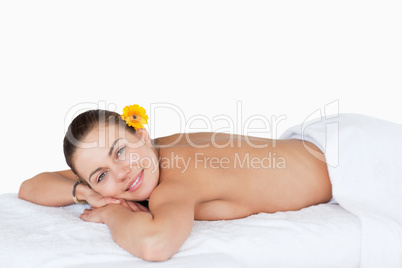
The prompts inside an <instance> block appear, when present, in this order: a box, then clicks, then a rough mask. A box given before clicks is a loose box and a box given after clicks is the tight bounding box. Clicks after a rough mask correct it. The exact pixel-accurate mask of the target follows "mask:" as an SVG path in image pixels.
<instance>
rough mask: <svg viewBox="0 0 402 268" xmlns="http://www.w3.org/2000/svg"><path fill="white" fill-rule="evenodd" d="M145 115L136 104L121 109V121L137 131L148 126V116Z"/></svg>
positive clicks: (142, 109)
mask: <svg viewBox="0 0 402 268" xmlns="http://www.w3.org/2000/svg"><path fill="white" fill-rule="evenodd" d="M145 113H146V111H145V109H144V108H143V107H141V106H139V105H138V104H134V105H129V106H126V107H124V108H123V114H122V115H121V119H123V120H124V121H126V123H127V125H129V126H131V127H133V128H135V129H139V128H143V127H144V125H145V124H148V116H147V115H146V114H145Z"/></svg>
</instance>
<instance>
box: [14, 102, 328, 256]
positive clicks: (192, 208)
mask: <svg viewBox="0 0 402 268" xmlns="http://www.w3.org/2000/svg"><path fill="white" fill-rule="evenodd" d="M123 112H124V113H123V115H119V114H117V113H115V112H111V111H106V110H90V111H87V112H84V113H82V114H80V115H78V116H77V117H76V118H75V119H74V120H73V121H72V123H71V124H70V126H69V128H68V131H67V133H66V135H65V138H64V154H65V158H66V161H67V164H68V166H69V167H70V168H71V169H70V170H65V171H59V172H44V173H41V174H39V175H37V176H35V177H33V178H31V179H29V180H26V181H25V182H23V183H22V185H21V188H20V191H19V197H20V198H22V199H25V200H28V201H31V202H34V203H36V204H40V205H45V206H64V205H68V204H72V203H74V202H75V203H83V202H88V203H89V204H90V205H91V208H90V209H86V210H85V211H84V212H83V213H82V214H81V218H82V219H83V220H84V221H88V222H97V223H104V224H106V225H107V226H108V227H109V229H110V231H111V234H112V237H113V239H114V240H115V241H116V243H118V244H119V245H120V246H121V247H123V248H124V249H126V250H127V251H129V252H130V253H132V254H133V255H135V256H137V257H139V258H142V259H144V260H148V261H163V260H167V259H169V258H170V257H171V256H173V255H174V254H175V253H176V252H177V251H178V250H179V249H180V247H181V246H182V244H183V243H184V241H185V240H186V238H187V237H188V236H189V234H190V232H191V229H192V226H193V221H194V220H228V219H239V218H244V217H247V216H249V215H252V214H257V213H261V212H266V213H273V212H277V211H291V210H293V211H294V210H299V209H302V208H305V207H308V206H312V205H317V204H320V203H326V202H329V201H330V200H331V198H332V190H331V182H330V179H329V175H328V169H327V164H326V162H325V157H324V154H323V153H322V152H321V151H320V149H319V148H318V147H317V146H315V145H314V144H313V143H309V142H305V141H301V140H297V139H289V140H271V139H264V138H255V137H249V136H241V135H230V134H224V133H191V134H183V133H181V134H175V135H171V136H167V137H161V138H157V139H153V140H152V139H150V136H149V134H148V132H147V131H146V130H145V128H143V125H144V124H146V123H147V119H148V117H147V116H146V114H145V110H144V109H143V108H142V107H140V106H138V105H130V106H127V107H125V109H124V110H123ZM312 152H314V153H312ZM71 192H72V194H71ZM144 200H148V201H149V202H148V204H149V209H148V208H147V207H146V206H143V205H141V204H140V203H139V202H140V201H144Z"/></svg>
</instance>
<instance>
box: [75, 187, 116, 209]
mask: <svg viewBox="0 0 402 268" xmlns="http://www.w3.org/2000/svg"><path fill="white" fill-rule="evenodd" d="M76 197H77V198H78V200H85V201H87V202H88V204H90V205H91V206H92V207H95V208H100V207H104V206H106V205H109V204H120V203H121V200H119V199H116V198H113V197H104V196H103V195H101V194H99V193H98V192H95V191H94V190H92V189H91V188H89V186H87V185H84V184H81V183H80V184H78V185H77V188H76Z"/></svg>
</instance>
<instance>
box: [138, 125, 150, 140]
mask: <svg viewBox="0 0 402 268" xmlns="http://www.w3.org/2000/svg"><path fill="white" fill-rule="evenodd" d="M136 131H137V133H138V135H139V137H140V139H142V140H143V141H144V142H145V143H148V142H149V141H150V138H149V133H148V131H147V130H146V129H145V128H139V129H137V130H136Z"/></svg>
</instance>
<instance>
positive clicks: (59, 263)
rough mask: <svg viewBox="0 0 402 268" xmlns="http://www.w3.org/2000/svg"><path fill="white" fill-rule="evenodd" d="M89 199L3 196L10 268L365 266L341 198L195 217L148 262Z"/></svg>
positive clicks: (1, 237)
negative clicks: (101, 220)
mask: <svg viewBox="0 0 402 268" xmlns="http://www.w3.org/2000/svg"><path fill="white" fill-rule="evenodd" d="M84 208H85V205H70V206H66V207H44V206H39V205H35V204H32V203H29V202H26V201H23V200H20V199H18V197H17V195H16V194H3V195H0V263H1V266H2V267H24V268H26V267H147V268H148V267H192V268H196V267H208V268H212V267H219V268H222V267H231V268H233V267H278V268H280V267H286V268H289V267H306V268H307V267H308V268H311V267H320V268H324V267H328V268H330V267H333V268H339V267H342V268H348V267H359V261H360V247H361V245H360V241H361V237H360V223H359V220H358V218H357V217H356V216H354V215H353V214H351V213H349V212H347V211H346V210H344V209H343V208H341V207H340V206H338V205H337V204H321V205H318V206H312V207H308V208H305V209H302V210H300V211H292V212H278V213H274V214H264V213H261V214H258V215H252V216H250V217H247V218H244V219H238V220H231V221H211V222H207V221H195V223H194V227H193V230H192V232H191V235H190V236H189V238H188V239H187V240H186V242H185V243H184V245H183V246H182V248H181V249H180V251H179V252H178V253H177V254H176V255H175V256H173V257H172V258H171V259H170V260H168V261H166V262H161V263H152V262H146V261H142V260H140V259H138V258H136V257H134V256H132V255H131V254H129V253H128V252H126V251H125V250H124V249H122V248H120V247H119V246H118V245H117V244H116V243H114V242H113V240H112V237H111V235H110V232H109V229H108V228H107V226H106V225H103V224H97V223H88V222H84V221H82V220H81V219H80V218H79V215H80V213H81V212H82V211H83V209H84Z"/></svg>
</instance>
